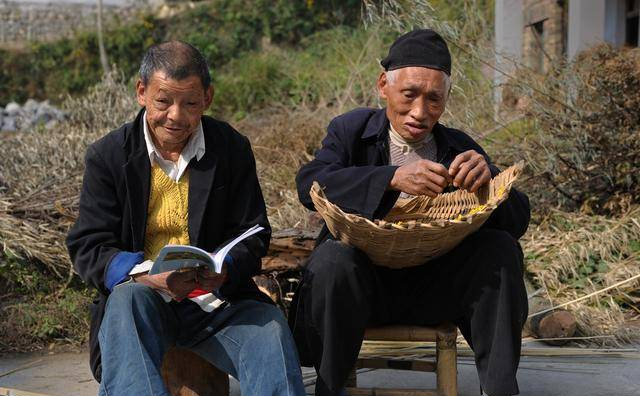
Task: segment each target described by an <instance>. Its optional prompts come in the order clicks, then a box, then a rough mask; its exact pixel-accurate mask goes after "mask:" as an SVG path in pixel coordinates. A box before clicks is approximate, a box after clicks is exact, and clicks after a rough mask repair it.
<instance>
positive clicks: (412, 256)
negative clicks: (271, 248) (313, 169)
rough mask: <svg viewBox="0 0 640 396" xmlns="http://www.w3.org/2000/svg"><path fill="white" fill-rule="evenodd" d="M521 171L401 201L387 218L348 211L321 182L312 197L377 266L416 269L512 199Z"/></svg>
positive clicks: (334, 229)
mask: <svg viewBox="0 0 640 396" xmlns="http://www.w3.org/2000/svg"><path fill="white" fill-rule="evenodd" d="M522 169H523V162H520V163H517V164H515V165H513V166H511V167H509V168H508V169H506V170H505V171H503V172H501V173H500V174H499V175H497V176H496V177H495V178H493V179H492V180H491V182H490V183H489V185H488V186H487V187H485V188H483V189H481V190H480V191H478V192H477V193H474V194H471V193H468V192H466V191H462V190H457V191H455V192H451V193H446V194H440V195H438V196H437V197H435V198H430V197H426V196H419V197H415V198H412V199H408V200H401V201H399V203H398V204H397V205H396V206H395V207H394V208H393V209H392V210H391V212H390V213H389V214H388V215H387V217H385V219H383V220H374V221H371V220H369V219H365V218H363V217H361V216H358V215H355V214H349V213H345V212H343V211H342V209H340V208H339V207H338V206H337V205H334V204H332V203H331V202H329V200H328V199H327V198H326V196H325V194H324V191H323V190H322V188H320V185H319V184H318V183H317V182H316V183H314V184H313V187H312V188H311V198H312V200H313V203H314V205H315V207H316V209H317V210H318V212H319V213H320V214H321V215H322V217H323V218H324V220H325V222H326V223H327V227H328V228H329V230H330V231H331V233H332V234H333V235H334V236H335V237H336V238H338V239H340V240H341V241H342V242H344V243H347V244H349V245H352V246H355V247H357V248H359V249H360V250H362V251H363V252H365V253H366V254H367V255H368V256H369V258H370V259H371V260H372V261H373V263H375V264H377V265H381V266H385V267H390V268H404V267H413V266H416V265H420V264H424V263H425V262H427V261H429V260H430V259H433V258H436V257H439V256H441V255H443V254H445V253H447V252H448V251H450V250H451V249H453V248H454V247H455V246H456V245H458V243H460V242H461V241H462V240H463V239H464V238H465V237H466V236H467V235H469V234H471V233H472V232H474V231H476V230H477V229H478V228H480V226H481V225H482V224H483V223H484V222H485V221H486V220H487V218H488V217H489V215H491V213H492V212H493V210H494V209H495V208H496V207H497V206H498V205H500V203H502V202H503V201H504V200H505V199H507V197H508V195H509V191H510V190H511V186H512V185H513V183H514V182H515V181H516V179H517V178H518V176H519V175H520V173H521V172H522Z"/></svg>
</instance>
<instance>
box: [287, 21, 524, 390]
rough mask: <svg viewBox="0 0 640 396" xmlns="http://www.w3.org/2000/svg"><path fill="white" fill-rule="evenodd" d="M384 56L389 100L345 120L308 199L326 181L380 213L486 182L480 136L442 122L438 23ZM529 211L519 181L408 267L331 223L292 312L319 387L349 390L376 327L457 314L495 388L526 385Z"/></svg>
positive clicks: (305, 192) (356, 207)
mask: <svg viewBox="0 0 640 396" xmlns="http://www.w3.org/2000/svg"><path fill="white" fill-rule="evenodd" d="M381 63H382V66H383V68H384V70H383V71H382V72H381V73H380V75H379V78H378V81H377V87H378V91H379V94H380V97H381V98H382V99H384V100H385V101H386V104H387V107H386V108H383V109H357V110H353V111H351V112H349V113H346V114H343V115H341V116H338V117H337V118H335V119H334V120H333V121H331V123H330V124H329V127H328V133H327V136H326V137H325V139H324V141H323V142H322V147H321V148H320V149H319V150H318V151H317V152H316V155H315V158H314V159H313V160H312V161H311V162H309V163H308V164H306V165H304V166H303V167H302V168H301V169H300V171H299V173H298V176H297V186H298V194H299V196H300V200H301V202H302V203H303V204H304V205H305V206H306V207H308V208H309V209H314V207H313V202H312V200H311V197H310V195H309V190H310V188H311V186H312V184H313V182H315V181H317V182H318V183H319V184H320V186H321V187H323V188H324V193H325V194H326V196H327V198H328V199H329V201H331V202H332V203H334V204H336V205H338V206H339V207H340V208H341V209H342V210H344V211H345V212H349V213H357V214H359V215H361V216H364V217H367V218H369V219H373V218H376V219H380V218H383V217H384V216H385V215H386V214H387V213H388V212H389V210H390V209H391V208H392V207H393V205H394V204H395V202H396V201H397V199H398V197H400V196H401V195H402V196H413V195H428V196H432V197H433V196H436V195H437V194H439V193H442V192H443V191H445V189H450V188H459V189H464V190H467V191H470V192H475V191H477V190H478V189H479V188H480V187H481V186H483V185H485V184H486V183H488V182H489V181H490V179H491V177H492V176H495V175H496V174H497V173H498V169H497V168H496V167H495V166H494V165H492V164H491V161H490V159H489V157H488V156H487V154H486V153H485V152H484V151H483V150H482V148H481V147H480V146H479V145H478V144H477V143H476V142H474V141H473V139H471V138H470V137H469V136H468V135H467V134H465V133H464V132H461V131H459V130H456V129H452V128H447V127H445V126H444V125H442V124H441V123H439V122H438V120H439V119H440V116H441V115H442V113H443V112H444V109H445V104H446V101H447V98H448V96H449V91H450V86H451V82H450V75H451V56H450V54H449V50H448V48H447V45H446V43H445V41H444V40H443V39H442V38H441V37H440V36H439V35H438V34H437V33H435V32H434V31H432V30H415V31H412V32H409V33H407V34H406V35H403V36H401V37H400V38H398V39H397V40H396V41H395V42H394V44H393V45H392V46H391V48H390V50H389V54H388V56H387V57H386V58H385V59H383V60H382V62H381ZM528 221H529V202H528V199H527V197H526V196H525V195H524V194H522V193H521V192H518V191H516V190H511V192H510V195H509V197H508V198H507V200H506V201H505V202H504V203H502V204H501V205H500V206H499V207H498V208H497V209H496V210H495V211H494V212H493V213H492V215H491V217H490V218H489V219H488V220H487V222H486V223H485V224H484V225H483V226H482V227H481V228H480V230H479V231H477V232H476V233H474V234H471V235H470V236H468V237H467V238H466V239H464V240H463V241H462V243H461V244H460V245H458V246H457V247H456V248H454V249H453V250H452V251H450V252H449V253H447V254H445V255H443V256H441V257H439V258H437V259H434V260H432V261H430V262H428V263H425V264H424V265H421V266H416V267H412V268H404V269H390V268H386V267H379V266H376V265H373V264H372V263H371V260H370V259H369V258H368V257H367V256H366V254H365V253H364V252H362V251H360V250H358V249H356V248H354V247H351V246H348V245H345V244H343V243H341V242H339V241H336V240H334V239H333V238H332V236H331V235H329V234H328V232H327V229H326V228H324V229H323V232H321V235H320V237H319V239H318V245H317V247H316V249H315V251H314V252H313V254H312V255H311V257H310V259H309V261H308V263H307V265H306V268H305V273H304V277H303V280H302V283H301V285H300V287H299V288H298V291H297V293H296V296H295V303H294V307H293V309H292V312H291V314H290V317H289V319H290V323H291V325H292V327H293V329H294V337H295V339H296V343H297V345H298V350H299V352H300V357H301V360H302V362H303V364H305V365H313V366H315V368H316V371H317V372H318V381H317V382H316V395H339V394H341V392H342V387H343V386H344V384H345V381H346V379H347V376H348V374H349V372H350V370H351V368H352V367H353V365H354V364H355V362H356V359H357V356H358V352H359V350H360V345H361V343H362V339H363V336H364V330H365V328H366V327H368V326H375V325H384V324H414V325H433V324H439V323H441V322H444V321H449V322H453V323H455V324H456V325H457V326H458V328H459V329H460V331H461V332H462V334H463V335H464V337H465V338H466V339H467V341H468V342H469V345H471V347H472V348H473V351H474V353H475V359H476V367H477V369H478V374H479V379H480V385H481V386H482V388H483V389H484V391H485V392H486V393H487V394H489V395H493V396H505V395H513V394H516V393H518V385H517V382H516V370H517V367H518V361H519V357H520V332H521V329H522V326H523V324H524V321H525V318H526V316H527V298H526V293H525V288H524V284H523V280H522V266H523V257H522V251H521V249H520V245H519V244H518V241H517V240H518V238H519V237H521V236H522V234H524V232H525V230H526V228H527V225H528ZM397 260H399V261H401V260H402V257H398V258H397Z"/></svg>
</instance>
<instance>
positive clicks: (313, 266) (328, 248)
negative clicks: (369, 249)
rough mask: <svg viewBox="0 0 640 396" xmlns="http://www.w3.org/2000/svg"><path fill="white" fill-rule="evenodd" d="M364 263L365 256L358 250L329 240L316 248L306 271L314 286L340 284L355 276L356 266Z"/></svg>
mask: <svg viewBox="0 0 640 396" xmlns="http://www.w3.org/2000/svg"><path fill="white" fill-rule="evenodd" d="M365 261H367V258H366V256H365V255H364V253H362V252H361V251H359V250H358V249H356V248H354V247H352V246H349V245H346V244H344V243H342V242H339V241H335V240H331V239H330V240H327V241H326V242H324V243H322V245H320V246H318V247H317V248H316V250H315V251H314V253H313V255H312V256H311V258H310V259H309V262H308V263H307V267H306V271H307V274H308V275H310V276H312V277H313V283H314V284H317V283H322V284H323V285H326V284H327V283H333V284H342V283H344V282H345V281H347V280H349V279H351V278H352V277H353V276H356V272H357V268H358V266H360V265H363V264H364V262H365Z"/></svg>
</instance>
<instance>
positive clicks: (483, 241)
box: [477, 228, 523, 273]
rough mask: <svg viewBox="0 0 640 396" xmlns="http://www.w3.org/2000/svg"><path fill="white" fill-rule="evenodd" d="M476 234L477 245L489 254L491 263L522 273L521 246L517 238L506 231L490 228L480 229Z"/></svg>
mask: <svg viewBox="0 0 640 396" xmlns="http://www.w3.org/2000/svg"><path fill="white" fill-rule="evenodd" d="M477 234H478V235H477V238H478V241H477V242H478V247H479V249H480V250H484V251H485V252H486V254H487V255H489V256H491V258H492V260H491V261H490V262H491V263H493V264H494V265H498V266H500V267H505V268H506V269H507V270H510V271H515V272H517V273H522V271H523V255H522V248H521V247H520V244H519V243H518V240H517V239H515V238H514V237H513V236H512V235H511V234H509V233H508V232H506V231H502V230H496V229H492V228H487V229H481V230H480V231H478V233H477Z"/></svg>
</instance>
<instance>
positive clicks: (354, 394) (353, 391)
mask: <svg viewBox="0 0 640 396" xmlns="http://www.w3.org/2000/svg"><path fill="white" fill-rule="evenodd" d="M345 390H346V391H347V394H348V395H349V396H438V392H436V391H433V390H424V389H385V388H345Z"/></svg>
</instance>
